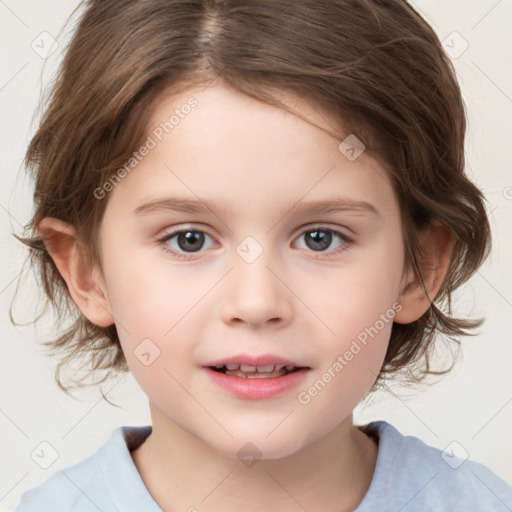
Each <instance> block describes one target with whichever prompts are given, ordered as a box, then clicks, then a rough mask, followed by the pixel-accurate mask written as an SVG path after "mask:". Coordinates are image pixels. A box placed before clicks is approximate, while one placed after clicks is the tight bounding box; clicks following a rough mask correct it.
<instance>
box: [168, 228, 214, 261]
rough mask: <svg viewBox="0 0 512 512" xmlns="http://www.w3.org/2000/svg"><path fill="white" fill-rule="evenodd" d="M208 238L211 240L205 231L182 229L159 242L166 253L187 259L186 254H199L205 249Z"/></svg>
mask: <svg viewBox="0 0 512 512" xmlns="http://www.w3.org/2000/svg"><path fill="white" fill-rule="evenodd" d="M206 237H208V238H210V239H211V237H210V235H208V234H207V233H205V232H204V231H200V230H197V229H182V230H179V231H173V232H172V233H168V234H166V235H165V236H163V237H162V238H160V239H159V240H158V243H160V244H161V245H162V246H163V250H164V251H166V252H169V253H171V254H173V255H174V256H175V257H177V258H178V259H186V258H187V256H186V254H192V253H194V252H198V251H200V250H201V249H202V248H203V246H204V243H205V238H206ZM173 239H175V240H173ZM169 242H171V243H169ZM207 248H208V247H207Z"/></svg>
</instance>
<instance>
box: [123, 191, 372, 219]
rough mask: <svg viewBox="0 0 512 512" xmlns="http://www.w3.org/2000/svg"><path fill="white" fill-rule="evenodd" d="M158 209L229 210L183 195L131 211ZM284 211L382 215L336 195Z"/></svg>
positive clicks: (290, 207)
mask: <svg viewBox="0 0 512 512" xmlns="http://www.w3.org/2000/svg"><path fill="white" fill-rule="evenodd" d="M159 211H179V212H183V213H206V212H207V211H211V212H221V213H228V212H229V211H231V210H230V209H229V208H228V207H227V206H226V205H225V204H219V203H217V202H215V201H212V200H209V199H187V198H183V197H172V196H170V197H162V198H155V199H152V200H151V201H148V202H146V203H143V204H141V205H140V206H138V207H137V208H135V210H133V213H134V214H135V215H149V214H151V213H155V212H159ZM284 211H285V212H291V211H293V212H294V213H299V214H304V213H310V214H311V213H312V214H321V213H333V212H361V213H369V214H372V215H375V216H377V217H382V215H381V213H380V212H379V210H378V209H377V208H376V207H375V205H373V204H371V203H368V202H366V201H354V200H351V199H347V198H343V197H336V198H333V199H327V200H321V201H310V202H301V201H296V202H295V203H291V204H289V205H287V206H286V207H285V209H284Z"/></svg>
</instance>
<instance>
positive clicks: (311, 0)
mask: <svg viewBox="0 0 512 512" xmlns="http://www.w3.org/2000/svg"><path fill="white" fill-rule="evenodd" d="M76 12H80V13H81V14H80V19H79V23H78V25H77V28H76V30H75V33H74V36H73V38H72V39H71V41H70V44H69V46H68V48H67V50H66V54H65V57H64V60H63V62H62V64H61V67H60V70H59V73H58V76H57V79H56V81H55V83H54V85H53V87H52V90H51V94H50V96H49V103H48V106H47V108H46V110H45V113H44V116H43V118H42V120H41V123H40V126H39V129H38V130H37V132H36V134H35V135H34V137H33V139H32V141H31V143H30V145H29V147H28V150H27V153H26V157H25V163H26V165H27V167H28V168H29V169H30V171H31V172H32V175H33V178H34V180H35V192H34V201H35V212H34V215H33V218H32V219H31V221H30V223H29V224H28V225H27V226H26V229H29V230H30V235H29V236H27V237H25V238H23V237H17V238H18V239H19V240H20V241H22V242H23V243H24V244H26V245H27V246H28V247H29V248H30V251H31V252H30V263H31V265H32V266H33V267H34V268H37V271H38V278H39V279H40V282H41V283H42V286H43V288H44V292H45V294H46V296H47V298H48V301H46V302H45V311H46V307H47V306H48V304H51V305H52V306H53V307H54V309H55V311H56V312H57V316H58V318H59V319H60V320H61V321H62V322H64V321H68V320H69V318H71V323H69V324H68V325H67V327H66V329H65V330H64V331H63V332H62V333H61V334H60V336H59V337H58V338H57V339H55V340H52V341H49V342H46V343H45V345H49V346H50V348H51V349H52V350H53V351H60V352H62V353H63V354H64V356H65V357H63V358H62V359H61V361H60V362H59V364H58V366H57V369H56V380H57V383H58V384H59V386H60V387H61V388H62V389H64V390H65V391H67V390H68V389H69V388H68V387H66V386H64V385H63V383H62V381H61V379H60V373H61V370H62V368H63V365H65V364H67V363H69V362H70V361H71V360H73V359H74V358H82V357H83V356H84V355H85V356H88V357H89V360H88V362H90V365H91V373H93V371H97V370H102V371H104V372H105V375H104V377H103V379H101V380H100V381H99V382H103V381H104V380H106V379H107V378H108V377H109V376H111V375H113V374H116V373H117V372H126V371H128V367H127V364H126V360H125V357H124V354H123V352H122V350H121V347H120V343H119V339H118V335H117V331H116V327H115V325H112V326H110V327H107V328H102V327H99V326H96V325H94V324H92V323H91V322H90V321H89V320H88V319H87V318H86V317H85V316H84V315H82V314H81V312H80V310H79V309H78V308H77V307H76V305H75V304H74V302H73V300H72V299H71V296H70V294H69V292H68V289H67V286H66V283H65V281H64V279H63V278H62V277H61V275H60V273H59V272H58V270H57V268H56V266H55V264H54V262H53V260H52V258H51V257H50V254H49V253H48V251H47V250H46V249H45V245H44V241H43V239H42V238H40V237H39V236H38V232H37V226H38V224H39V222H40V221H41V220H42V219H43V218H44V217H46V216H51V217H57V218H59V219H62V220H63V221H65V222H68V223H71V224H73V225H74V226H75V227H76V229H77V233H78V236H79V237H80V239H81V241H82V243H83V245H84V248H85V250H86V251H87V252H86V256H87V259H88V262H89V263H91V264H92V263H94V262H100V255H99V250H98V245H97V240H98V230H99V226H100V222H101V219H102V216H103V213H104V210H105V206H106V204H107V200H108V198H107V199H106V200H98V199H97V198H96V197H95V195H94V190H95V189H97V188H98V187H102V186H103V185H104V184H105V183H106V181H107V180H108V179H109V178H110V177H111V176H112V175H113V173H115V171H116V170H118V169H119V168H121V167H122V166H123V164H124V163H125V162H126V161H127V160H128V159H129V158H130V157H131V156H132V152H133V151H134V149H135V148H136V147H137V143H138V142H139V141H140V140H142V138H143V137H144V135H145V129H146V128H147V122H148V119H149V115H150V113H151V106H152V104H153V102H154V101H155V100H156V99H157V98H158V97H159V95H161V94H162V93H164V92H166V91H173V92H177V91H178V90H179V89H181V88H183V89H186V88H187V87H191V86H194V85H200V84H205V85H206V84H207V83H208V82H209V81H211V80H213V79H215V78H218V79H220V80H222V81H223V83H224V84H226V85H228V86H231V87H233V88H234V89H236V90H238V91H240V92H242V93H244V94H246V95H248V96H250V97H252V98H255V99H257V100H259V101H263V102H265V103H268V104H270V105H274V106H276V107H278V108H284V109H286V110H288V111H290V112H293V113H295V112H294V111H293V110H290V109H289V108H288V107H287V106H286V105H284V104H283V103H281V102H280V101H279V100H278V99H277V97H275V96H273V95H272V94H271V92H272V91H285V92H289V93H294V94H297V95H298V96H299V97H301V98H303V99H306V100H308V101H310V102H311V104H313V105H315V106H317V107H318V108H319V109H321V110H323V111H324V112H326V113H329V114H330V115H332V116H333V118H335V119H339V120H340V123H341V124H340V126H341V125H342V126H343V128H344V130H345V133H344V134H341V133H335V134H334V135H335V136H336V137H338V138H339V139H342V138H343V137H344V136H346V135H347V134H348V133H355V134H357V136H358V138H360V139H361V140H362V141H363V142H364V143H365V145H366V148H367V151H369V152H370V154H373V155H374V156H376V157H377V158H378V159H379V161H380V162H381V163H382V164H383V165H384V166H385V167H386V169H387V170H388V173H389V178H390V180H391V182H392V185H393V187H394V189H395V191H396V193H397V196H398V198H399V203H400V210H401V217H402V225H403V237H404V244H405V254H406V262H407V264H408V265H410V266H411V267H412V268H414V269H415V273H416V275H417V277H418V278H419V279H420V280H421V275H420V273H419V267H418V262H417V257H418V255H419V254H420V253H419V248H420V247H419V243H418V238H417V235H418V231H419V230H420V229H421V228H423V227H425V226H428V225H429V224H433V223H437V224H441V225H443V226H446V227H447V228H449V229H450V230H451V231H452V232H453V233H454V235H455V245H454V250H453V254H452V259H451V262H450V265H449V269H448V273H447V276H446V278H445V280H444V282H443V285H442V288H441V290H440V292H439V294H438V296H437V297H436V299H435V303H436V304H434V303H432V304H431V307H430V308H429V310H428V311H427V312H426V313H425V314H424V315H423V316H422V317H421V318H420V319H419V320H417V321H415V322H412V323H410V324H397V323H394V324H393V328H392V332H391V339H390V343H389V348H388V350H387V354H386V357H385V362H384V365H383V367H382V370H381V372H380V374H379V378H378V379H377V381H376V384H377V383H378V382H380V379H381V378H383V377H385V376H387V375H391V374H393V373H396V372H398V371H399V370H403V369H406V370H407V372H408V373H407V377H408V379H410V381H411V382H420V380H421V379H422V378H423V377H424V376H425V375H427V374H441V373H445V372H446V371H449V369H448V370H444V371H438V372H435V371H433V370H431V369H430V357H431V354H432V350H433V341H434V338H435V335H436V333H437V332H439V333H442V334H444V335H445V336H446V337H447V338H448V339H453V341H454V342H455V343H456V345H458V344H459V341H458V336H460V335H467V334H471V330H472V329H474V328H475V327H477V326H479V325H480V324H481V322H482V320H468V319H458V318H454V317H452V316H451V294H452V292H453V291H454V290H455V289H456V288H457V287H458V286H460V285H461V284H462V283H464V282H465V281H466V280H467V279H469V278H470V277H471V276H472V275H473V274H474V273H475V272H476V270H477V269H478V267H479V266H480V264H481V263H482V261H483V260H484V258H485V257H486V256H487V254H488V251H489V249H490V229H489V223H488V219H487V216H486V212H485V207H484V199H483V195H482V193H481V192H480V190H479V189H478V188H476V187H475V185H473V184H472V183H471V182H470V181H469V180H468V178H467V177H466V176H465V174H464V137H465V129H466V125H465V124H466V121H465V111H464V105H463V103H462V99H461V93H460V90H459V86H458V84H457V81H456V78H455V72H454V69H453V66H452V64H451V62H450V60H449V59H448V57H447V56H446V54H445V53H444V51H443V49H442V46H441V44H440V42H439V40H438V38H437V37H436V35H435V33H434V32H433V30H432V29H431V28H430V26H429V25H428V24H427V23H426V22H425V21H424V20H423V19H422V17H421V16H420V15H419V14H418V13H417V12H416V11H415V10H414V9H413V8H412V7H411V6H410V5H409V4H407V3H406V2H405V1H403V0H279V1H276V0H137V1H135V0H119V1H117V2H106V1H100V0H87V1H84V2H82V4H80V6H79V9H78V10H77V11H76ZM299 115H300V114H299ZM301 117H302V116H301ZM146 135H147V134H146ZM15 236H16V235H15ZM45 311H43V312H42V313H44V312H45ZM42 313H41V314H42ZM40 316H41V315H39V316H38V318H37V319H36V320H38V319H39V317H40ZM11 319H12V315H11ZM452 366H453V364H452ZM450 369H451V367H450ZM72 382H73V383H75V384H79V383H80V382H81V381H79V380H73V381H72Z"/></svg>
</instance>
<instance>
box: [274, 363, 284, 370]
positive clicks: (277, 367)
mask: <svg viewBox="0 0 512 512" xmlns="http://www.w3.org/2000/svg"><path fill="white" fill-rule="evenodd" d="M281 368H284V364H276V368H275V369H276V370H280V369H281Z"/></svg>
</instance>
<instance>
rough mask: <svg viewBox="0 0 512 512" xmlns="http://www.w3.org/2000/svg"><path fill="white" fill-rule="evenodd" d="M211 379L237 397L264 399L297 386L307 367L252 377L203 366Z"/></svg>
mask: <svg viewBox="0 0 512 512" xmlns="http://www.w3.org/2000/svg"><path fill="white" fill-rule="evenodd" d="M205 370H206V371H207V372H208V374H209V375H210V377H211V379H212V380H213V382H214V383H215V384H217V385H218V386H219V387H221V388H222V389H225V390H226V391H229V392H230V393H231V394H232V395H234V396H236V397H238V398H246V399H249V400H264V399H266V398H272V397H274V396H277V395H280V394H282V393H284V392H285V391H288V390H290V389H292V388H294V387H295V386H297V385H298V384H299V383H300V382H302V380H303V379H304V378H305V376H306V373H307V372H308V371H309V369H308V368H302V369H301V370H297V371H295V372H292V373H288V374H287V375H283V376H282V377H270V378H266V379H265V378H254V379H246V378H245V377H236V376H234V375H226V374H224V373H221V372H216V371H215V370H212V369H211V368H205Z"/></svg>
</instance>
